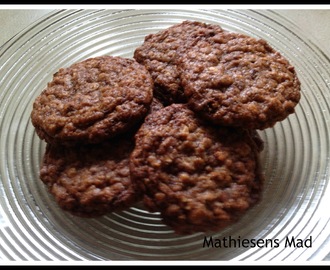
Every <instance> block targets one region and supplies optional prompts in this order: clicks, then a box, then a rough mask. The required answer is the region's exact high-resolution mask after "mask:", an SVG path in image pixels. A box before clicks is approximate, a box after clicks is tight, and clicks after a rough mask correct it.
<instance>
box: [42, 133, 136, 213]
mask: <svg viewBox="0 0 330 270" xmlns="http://www.w3.org/2000/svg"><path fill="white" fill-rule="evenodd" d="M133 148H134V140H133V136H131V137H124V138H121V139H117V138H116V139H112V140H107V141H105V142H102V143H100V144H89V145H75V146H71V147H67V146H63V145H54V144H47V147H46V152H45V154H44V157H43V160H42V164H41V167H40V179H41V180H42V182H43V183H44V184H45V185H46V186H47V188H48V190H49V192H50V193H51V194H52V195H53V196H54V198H55V200H56V202H57V203H58V205H59V206H60V207H61V208H62V209H63V210H65V211H68V212H70V213H71V214H73V215H76V216H80V217H87V218H90V217H99V216H102V215H104V214H107V213H110V212H113V211H118V210H123V209H126V208H128V207H130V206H131V205H132V204H133V203H135V202H137V201H138V200H139V199H140V197H139V196H140V195H139V192H138V191H137V189H136V188H135V187H134V186H133V184H132V182H131V178H130V171H129V155H130V153H131V152H132V150H133Z"/></svg>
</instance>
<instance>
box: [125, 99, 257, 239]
mask: <svg viewBox="0 0 330 270" xmlns="http://www.w3.org/2000/svg"><path fill="white" fill-rule="evenodd" d="M135 140H136V145H135V148H134V150H133V152H132V155H131V162H130V169H131V178H132V181H133V182H134V183H135V184H136V185H137V186H138V187H139V189H141V192H142V193H143V194H144V199H143V201H144V204H145V206H146V207H147V209H148V210H150V211H159V212H160V214H161V217H162V219H163V221H164V223H165V224H167V225H168V226H170V227H171V228H173V229H174V230H175V232H176V233H179V234H190V233H194V232H201V231H215V230H219V229H221V228H224V227H226V226H228V225H229V224H232V223H233V222H235V221H237V220H238V219H239V218H240V217H241V216H242V215H243V214H244V213H245V212H246V211H247V210H248V209H249V208H251V207H252V206H253V205H255V204H256V202H258V200H259V199H260V197H261V191H262V183H263V177H262V176H261V175H260V173H259V165H258V153H259V151H260V150H261V147H262V144H261V142H260V138H258V139H256V133H255V131H252V132H251V131H249V130H244V129H241V128H230V127H220V126H219V127H214V126H210V125H206V124H205V123H204V121H201V120H200V119H199V118H197V117H196V116H195V114H194V113H193V112H192V111H191V110H190V109H188V108H187V106H186V104H172V105H170V106H167V107H164V108H163V109H161V110H158V111H156V112H154V113H152V114H150V115H148V116H147V117H146V119H145V122H144V123H143V124H142V126H141V127H140V129H139V131H138V132H137V133H136V135H135Z"/></svg>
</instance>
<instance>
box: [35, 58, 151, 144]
mask: <svg viewBox="0 0 330 270" xmlns="http://www.w3.org/2000/svg"><path fill="white" fill-rule="evenodd" d="M152 98H153V81H152V79H151V76H150V74H149V72H148V71H147V70H146V69H145V67H144V66H142V65H140V64H139V63H137V62H136V61H135V60H134V59H127V58H122V57H115V56H107V55H105V56H100V57H94V58H89V59H86V60H84V61H81V62H78V63H75V64H73V65H71V66H70V67H67V68H61V69H60V70H59V71H58V72H56V73H55V74H54V76H53V80H52V81H51V82H49V83H48V85H47V87H46V89H45V90H44V91H43V92H42V93H41V94H40V95H39V96H38V97H37V98H36V100H35V102H34V104H33V110H32V113H31V120H32V124H33V125H34V126H35V129H36V132H37V134H38V135H39V136H40V138H41V139H44V140H46V141H47V142H48V143H61V144H76V143H98V142H101V141H103V140H105V139H108V138H111V137H114V136H116V135H118V134H121V133H124V132H126V131H127V130H129V129H130V128H131V127H132V126H134V125H136V124H137V123H138V122H140V121H141V120H142V119H143V118H144V117H145V115H146V114H147V112H148V110H149V107H150V103H151V101H152Z"/></svg>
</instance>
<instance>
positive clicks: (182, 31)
mask: <svg viewBox="0 0 330 270" xmlns="http://www.w3.org/2000/svg"><path fill="white" fill-rule="evenodd" d="M221 31H222V29H221V27H220V26H218V25H212V24H206V23H202V22H196V21H183V22H182V23H179V24H175V25H173V26H171V27H169V28H166V29H164V30H162V31H159V32H157V33H154V34H149V35H148V36H146V37H145V39H144V42H143V44H142V45H141V46H140V47H138V48H136V50H135V52H134V58H135V59H136V61H138V62H139V63H141V64H143V65H144V66H145V67H146V68H147V69H148V71H149V72H150V73H151V76H152V78H153V80H154V85H155V92H154V93H155V96H157V97H158V98H159V99H160V100H161V101H162V102H164V103H165V104H166V105H168V104H171V103H173V102H176V103H180V102H185V96H184V94H183V89H182V86H181V80H180V74H179V73H178V70H177V66H176V65H177V63H176V60H177V58H178V55H177V52H178V49H179V48H180V49H181V50H182V51H184V50H185V48H189V47H190V42H194V41H195V39H196V38H197V37H201V36H203V37H204V36H205V37H207V36H213V35H215V34H216V33H218V32H221Z"/></svg>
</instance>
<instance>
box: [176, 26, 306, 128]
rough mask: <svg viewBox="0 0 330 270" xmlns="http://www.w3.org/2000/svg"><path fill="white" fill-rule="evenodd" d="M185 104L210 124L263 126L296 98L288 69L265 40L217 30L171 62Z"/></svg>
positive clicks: (295, 85) (270, 123)
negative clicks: (179, 83)
mask: <svg viewBox="0 0 330 270" xmlns="http://www.w3.org/2000/svg"><path fill="white" fill-rule="evenodd" d="M177 67H178V70H179V73H180V75H181V82H182V85H183V87H184V93H185V96H186V97H187V99H188V104H189V106H190V108H191V109H192V110H193V111H195V112H197V113H199V114H200V115H201V116H203V117H204V118H205V119H207V120H209V121H211V122H212V123H214V124H220V125H228V126H239V127H244V128H249V129H265V128H269V127H272V126H274V125H275V124H276V123H277V122H278V121H282V120H284V119H285V118H286V117H287V116H288V115H289V114H291V113H293V112H294V110H295V106H296V105H297V104H298V102H299V100H300V82H299V79H298V77H297V74H296V72H295V69H294V67H293V66H292V65H291V64H290V63H289V61H288V60H287V59H285V58H284V57H283V56H282V55H281V54H280V53H279V52H277V51H276V50H274V49H273V48H272V47H271V46H270V45H269V44H268V43H267V42H266V41H264V40H262V39H256V38H253V37H249V36H247V35H243V34H239V33H232V32H228V31H222V32H219V33H217V34H216V35H214V36H212V37H208V38H204V39H200V40H198V41H196V43H195V44H194V46H192V47H191V48H190V49H189V50H186V51H185V53H183V54H182V55H181V56H180V59H179V60H177Z"/></svg>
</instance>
